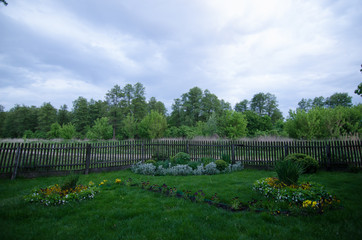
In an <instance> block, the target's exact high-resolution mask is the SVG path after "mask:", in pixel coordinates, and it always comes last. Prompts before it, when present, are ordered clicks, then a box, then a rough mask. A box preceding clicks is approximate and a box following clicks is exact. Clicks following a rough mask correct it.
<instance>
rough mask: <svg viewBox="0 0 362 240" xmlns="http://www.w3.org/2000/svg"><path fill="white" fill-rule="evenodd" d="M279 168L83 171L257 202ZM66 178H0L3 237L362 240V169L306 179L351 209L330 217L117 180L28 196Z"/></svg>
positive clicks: (84, 178) (0, 233) (0, 230)
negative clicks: (62, 198)
mask: <svg viewBox="0 0 362 240" xmlns="http://www.w3.org/2000/svg"><path fill="white" fill-rule="evenodd" d="M268 176H276V175H275V173H274V172H271V171H261V170H243V171H241V172H236V173H232V174H221V175H214V176H186V177H182V176H177V177H174V176H162V177H161V176H158V177H155V176H144V175H136V174H133V173H132V172H130V171H129V170H127V171H119V172H109V173H99V174H89V175H82V176H81V177H80V182H81V183H88V182H89V181H93V182H95V183H99V182H100V181H102V180H104V179H108V180H109V181H114V179H116V178H121V179H122V180H125V179H128V178H132V179H133V180H134V181H137V182H139V181H147V180H149V181H150V182H151V183H155V184H163V183H166V184H167V185H169V186H176V187H177V188H178V189H179V190H191V191H197V190H199V189H202V190H203V191H204V192H205V193H206V195H208V196H211V195H213V194H214V193H218V195H219V197H220V198H221V200H222V201H230V200H231V198H233V197H235V196H239V197H240V198H241V200H242V201H249V200H251V198H252V197H253V195H254V193H253V192H252V190H251V187H252V184H253V183H254V182H255V181H256V180H258V179H260V178H263V177H268ZM63 179H64V178H63V177H49V178H37V179H17V180H15V181H10V180H0V239H276V238H283V239H362V221H361V220H360V219H361V218H362V206H361V199H362V191H361V190H362V187H361V183H362V173H358V174H354V173H342V172H319V173H317V174H314V175H303V176H302V178H301V180H302V181H315V182H319V183H321V184H323V185H325V186H326V188H327V189H328V190H329V191H331V192H333V193H334V194H336V195H337V196H338V197H339V198H340V199H341V201H342V203H343V206H344V207H343V209H340V210H332V211H329V212H326V213H325V214H323V215H312V216H285V215H279V216H274V215H270V214H269V213H267V212H262V213H255V212H249V211H245V212H236V213H234V212H230V211H225V210H223V209H219V208H216V207H214V206H209V205H207V204H197V203H192V202H190V201H186V200H183V199H178V198H170V197H165V196H162V195H161V194H158V193H153V192H149V191H146V190H142V189H140V188H137V187H131V188H128V187H126V186H116V185H114V186H112V187H110V188H105V189H103V190H102V191H101V192H100V193H99V194H98V195H96V197H95V198H94V199H93V200H87V201H84V202H79V203H78V202H75V203H70V204H68V205H63V206H50V207H45V206H41V205H37V204H29V203H26V202H24V200H23V199H22V197H23V196H24V195H25V194H29V193H30V192H31V190H32V189H33V188H35V187H46V186H48V185H51V184H55V183H60V182H62V181H63Z"/></svg>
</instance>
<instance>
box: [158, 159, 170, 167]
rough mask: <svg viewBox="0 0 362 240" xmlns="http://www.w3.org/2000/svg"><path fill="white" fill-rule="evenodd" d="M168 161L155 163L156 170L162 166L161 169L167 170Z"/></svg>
mask: <svg viewBox="0 0 362 240" xmlns="http://www.w3.org/2000/svg"><path fill="white" fill-rule="evenodd" d="M170 163H171V162H170V161H169V160H165V161H157V162H156V166H157V168H158V167H159V166H162V167H163V168H169V167H170Z"/></svg>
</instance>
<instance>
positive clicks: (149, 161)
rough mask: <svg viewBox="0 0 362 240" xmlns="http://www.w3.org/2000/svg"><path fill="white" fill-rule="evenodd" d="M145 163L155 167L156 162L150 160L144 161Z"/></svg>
mask: <svg viewBox="0 0 362 240" xmlns="http://www.w3.org/2000/svg"><path fill="white" fill-rule="evenodd" d="M145 163H152V164H153V165H155V166H156V164H157V162H156V161H155V160H152V159H150V160H147V161H145Z"/></svg>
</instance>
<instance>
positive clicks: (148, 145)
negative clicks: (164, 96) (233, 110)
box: [0, 140, 362, 179]
mask: <svg viewBox="0 0 362 240" xmlns="http://www.w3.org/2000/svg"><path fill="white" fill-rule="evenodd" d="M361 145H362V144H361V140H353V141H192V140H133V141H119V142H98V143H0V177H5V178H8V177H11V178H12V179H14V178H15V177H16V176H24V177H36V176H42V175H64V174H67V173H69V172H79V173H84V174H88V173H90V172H99V171H110V170H117V169H124V168H128V167H130V166H131V165H132V164H135V163H136V162H139V161H146V160H148V159H155V158H158V159H162V158H168V157H170V156H174V155H176V153H178V152H186V153H189V154H190V156H191V159H192V160H193V161H197V160H199V159H201V158H203V157H211V158H214V159H221V158H222V155H228V156H229V157H230V159H231V161H232V162H237V161H241V162H242V163H243V164H244V165H245V166H256V167H271V166H273V165H274V164H275V161H277V160H280V159H282V158H284V157H285V156H286V155H288V154H291V153H305V154H308V155H310V156H312V157H313V158H315V159H317V160H318V162H319V163H320V165H321V166H322V167H327V168H331V167H347V166H350V167H358V168H361V167H362V152H361Z"/></svg>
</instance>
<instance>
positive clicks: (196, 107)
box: [181, 87, 202, 126]
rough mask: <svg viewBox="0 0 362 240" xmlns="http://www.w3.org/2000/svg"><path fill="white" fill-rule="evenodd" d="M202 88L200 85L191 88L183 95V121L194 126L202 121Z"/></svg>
mask: <svg viewBox="0 0 362 240" xmlns="http://www.w3.org/2000/svg"><path fill="white" fill-rule="evenodd" d="M201 101H202V90H201V89H200V88H198V87H194V88H191V89H190V90H189V92H188V93H184V94H182V96H181V103H182V110H183V112H184V113H185V115H184V119H183V122H184V124H185V125H188V126H193V125H195V124H196V122H198V121H200V120H201V119H200V117H201V110H202V109H201V107H202V103H201Z"/></svg>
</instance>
